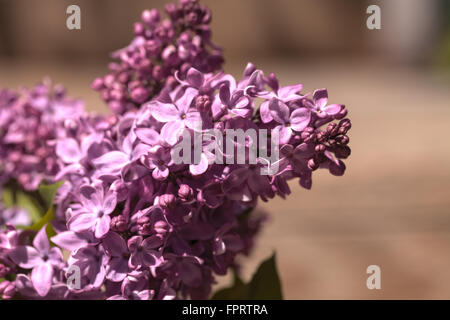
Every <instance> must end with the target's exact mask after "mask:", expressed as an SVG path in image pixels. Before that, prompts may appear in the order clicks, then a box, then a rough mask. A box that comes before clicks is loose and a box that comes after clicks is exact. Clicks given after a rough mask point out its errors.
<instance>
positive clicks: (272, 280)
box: [249, 253, 283, 300]
mask: <svg viewBox="0 0 450 320" xmlns="http://www.w3.org/2000/svg"><path fill="white" fill-rule="evenodd" d="M249 287H250V289H249V290H250V299H253V300H282V299H283V294H282V292H281V281H280V278H279V276H278V271H277V265H276V262H275V253H274V254H273V255H272V257H270V258H269V259H267V260H266V261H264V262H263V263H262V264H261V265H260V266H259V268H258V270H257V271H256V273H255V275H254V276H253V279H252V281H251V282H250V284H249Z"/></svg>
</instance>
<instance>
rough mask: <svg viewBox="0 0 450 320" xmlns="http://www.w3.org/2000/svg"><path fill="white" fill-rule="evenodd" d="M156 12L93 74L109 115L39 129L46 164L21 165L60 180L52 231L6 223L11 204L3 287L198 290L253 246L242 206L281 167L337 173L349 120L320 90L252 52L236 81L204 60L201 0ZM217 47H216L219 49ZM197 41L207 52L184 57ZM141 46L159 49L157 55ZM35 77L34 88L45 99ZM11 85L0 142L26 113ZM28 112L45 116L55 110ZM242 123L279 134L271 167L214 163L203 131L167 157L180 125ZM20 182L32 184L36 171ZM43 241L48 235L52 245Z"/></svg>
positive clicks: (291, 175) (305, 183)
mask: <svg viewBox="0 0 450 320" xmlns="http://www.w3.org/2000/svg"><path fill="white" fill-rule="evenodd" d="M166 11H167V13H168V15H169V17H170V21H169V20H167V22H165V21H162V22H160V17H159V14H158V13H157V11H155V10H151V11H145V12H144V13H143V16H142V20H143V23H140V24H137V25H136V26H135V33H136V35H137V38H136V39H135V40H134V41H133V43H132V44H131V45H130V46H129V47H128V48H126V49H123V50H121V51H119V52H118V53H117V54H118V55H119V56H120V59H121V63H120V64H117V65H114V66H113V67H112V73H111V74H109V75H107V76H105V77H104V78H102V79H98V80H96V81H95V82H94V87H95V88H96V89H98V90H100V91H101V93H102V96H103V98H104V100H106V101H107V102H108V103H109V104H110V106H111V107H112V109H113V110H114V111H115V112H116V113H117V115H113V116H111V117H94V116H90V115H87V114H84V113H81V114H74V116H73V117H72V115H69V114H66V115H64V116H63V117H62V118H64V119H65V120H64V121H63V122H62V125H61V123H60V122H58V121H56V122H55V125H53V127H52V130H56V131H57V133H51V135H50V137H47V136H40V142H42V141H44V142H45V141H47V140H48V141H51V142H52V143H51V144H49V145H48V146H47V144H45V147H46V148H47V147H48V148H49V150H50V151H49V153H48V154H49V155H51V156H48V157H51V158H52V160H51V161H52V170H50V171H49V172H47V171H45V170H44V173H42V170H38V169H35V168H34V169H33V170H30V171H26V173H27V174H28V175H29V176H32V178H33V179H34V178H35V176H36V177H41V178H40V180H42V179H44V177H45V179H48V180H50V181H57V180H64V181H65V182H64V184H63V185H62V187H61V188H60V190H59V191H58V194H57V198H56V206H55V209H56V211H55V215H56V221H53V222H52V225H53V227H54V230H55V231H56V235H55V236H53V237H51V238H50V239H48V238H47V233H46V229H45V227H44V228H42V229H41V230H40V231H39V232H38V233H37V235H34V234H33V232H30V231H29V230H22V231H18V230H17V229H16V228H15V227H14V226H12V225H11V224H9V222H10V221H9V220H10V216H4V217H3V218H4V220H8V221H5V223H6V226H5V227H4V228H3V229H0V273H2V274H4V276H5V279H6V280H5V281H3V282H2V283H0V295H1V296H2V298H8V299H9V298H14V297H15V296H17V295H18V296H20V297H21V298H29V299H42V298H44V299H121V300H122V299H126V300H128V299H133V300H135V299H140V300H143V299H144V300H147V299H184V298H192V299H206V298H208V297H209V296H210V294H211V288H212V285H213V283H214V281H215V275H223V274H226V273H227V272H228V270H230V268H235V269H239V264H238V263H237V261H236V256H237V255H239V254H248V253H249V252H250V250H251V248H252V247H253V243H254V238H255V235H256V234H257V232H258V231H259V229H260V227H261V224H262V222H263V221H264V220H265V218H266V216H265V215H264V214H263V215H259V216H258V215H255V214H254V213H253V212H255V210H254V209H255V207H256V206H257V203H258V201H259V200H260V199H261V200H263V201H268V200H269V199H271V198H274V197H275V196H281V197H283V198H285V197H286V196H287V195H289V194H290V189H289V185H288V183H287V182H288V181H289V180H292V179H296V180H297V181H299V184H300V185H301V186H302V187H304V188H306V189H310V188H311V186H312V173H313V172H314V171H316V170H318V169H327V170H328V171H329V172H330V173H331V174H333V175H336V176H340V175H342V174H344V172H345V168H346V167H345V164H344V162H343V160H344V159H346V158H347V157H348V156H349V155H350V148H349V147H348V143H349V138H348V136H347V133H348V131H349V129H350V128H351V123H350V120H349V119H347V118H346V115H347V109H346V108H345V106H344V105H340V104H331V105H328V93H327V91H326V90H325V89H319V90H316V91H314V92H313V93H312V94H309V93H304V94H303V93H301V90H302V88H303V86H302V85H301V84H294V85H291V86H286V87H283V86H281V85H280V84H279V82H278V80H277V78H276V76H275V75H274V74H270V75H269V76H267V77H266V76H265V75H264V73H263V72H262V71H261V70H258V69H257V68H256V67H255V66H254V65H253V64H251V63H249V64H248V65H247V67H246V68H245V70H244V73H243V77H242V79H241V80H240V81H238V80H236V79H235V78H234V77H233V76H231V75H229V74H226V73H225V72H224V71H220V72H216V73H214V71H215V70H216V69H217V68H218V67H219V66H220V63H221V59H217V61H220V63H219V62H217V61H216V63H218V64H214V63H212V62H210V61H209V59H208V58H207V57H205V54H206V55H207V56H208V55H209V53H208V52H207V51H202V50H205V47H204V45H206V44H208V45H210V42H209V37H210V36H209V29H208V27H207V26H205V25H207V24H208V22H209V19H210V14H209V11H208V10H207V9H206V8H204V7H202V6H199V5H198V3H197V1H191V0H181V1H180V4H179V5H178V6H177V5H168V6H167V7H166ZM180 26H184V27H183V28H186V30H190V31H192V30H193V29H195V30H196V28H203V29H202V30H203V31H204V32H205V33H206V34H202V33H201V32H200V33H199V34H197V36H199V38H198V37H196V36H193V38H190V36H192V35H184V34H183V33H181V34H177V32H179V30H178V27H180ZM191 29H192V30H191ZM203 31H202V32H203ZM177 37H179V38H177ZM203 37H206V38H203ZM176 39H178V40H176ZM200 40H201V41H200ZM199 41H200V42H199ZM191 45H194V47H192V46H191ZM195 45H198V46H197V47H195ZM160 46H161V47H160ZM196 50H200V51H196ZM199 52H200V53H199ZM216 53H217V56H215V58H214V59H216V58H218V57H220V51H218V52H216ZM196 54H199V55H200V57H201V59H200V60H201V61H202V62H205V64H204V65H201V66H199V65H197V64H196V62H195V61H196V60H195V59H196V58H195V59H194V60H192V59H193V58H192V57H191V55H193V56H196ZM148 55H150V57H153V56H155V57H156V56H157V57H158V59H160V61H158V62H157V64H154V63H155V62H154V61H153V60H150V59H149V56H148ZM152 55H153V56H152ZM159 56H161V58H159ZM211 57H214V54H211ZM191 58H192V59H191ZM214 59H212V60H214ZM200 60H199V61H200ZM197 62H198V61H197ZM166 66H170V67H169V68H168V69H167V70H164V68H166ZM149 79H151V80H149ZM42 90H43V89H42V88H39V89H38V90H37V91H38V93H37V94H36V95H37V96H38V97H39V98H38V99H37V100H38V101H41V100H43V101H44V100H45V97H47V100H46V101H48V92H47V91H45V90H44V91H45V94H44V93H42V92H41V91H42ZM157 93H159V95H157ZM19 96H20V95H17V94H15V93H11V92H6V91H2V93H1V94H0V103H1V106H2V108H0V121H3V122H2V123H8V126H9V127H7V128H8V130H7V131H6V132H7V134H6V135H5V133H4V132H0V138H1V139H3V140H0V141H4V140H5V138H4V137H5V136H8V135H10V136H12V137H14V136H15V135H16V136H20V134H21V131H20V130H19V131H17V130H18V129H16V127H17V126H19V127H20V123H21V121H22V120H21V119H22V118H25V119H26V120H28V117H30V118H33V117H35V115H34V113H30V114H28V113H24V114H22V118H21V117H17V119H14V116H11V114H14V113H11V111H10V110H11V109H14V108H18V109H19V110H20V108H21V107H20V106H21V104H18V102H17V101H19V100H20V99H19ZM31 96H33V97H34V95H31ZM43 97H44V98H43ZM27 99H28V100H29V99H31V98H30V97H28V98H26V99H25V101H28V100H27ZM32 101H34V100H32ZM25 104H26V105H27V102H26V103H25ZM38 105H40V106H42V105H44V103H42V102H41V103H38ZM46 105H48V104H46ZM18 106H19V107H18ZM30 110H33V109H32V108H31V109H30ZM27 111H28V109H27ZM38 114H39V117H42V116H45V118H46V119H52V117H51V114H52V113H50V115H46V114H45V112H44V113H39V112H38ZM8 117H10V118H8ZM198 120H201V123H202V126H200V127H198V126H197V125H196V122H198ZM16 121H19V124H15V122H16ZM33 121H35V122H37V123H39V124H40V123H43V122H41V121H37V120H33ZM33 121H31V122H33ZM24 122H26V121H24ZM11 126H12V128H13V129H10V127H11ZM39 127H40V126H39V125H36V126H35V127H31V128H33V130H38V129H39ZM248 128H254V129H257V130H258V129H268V130H278V131H279V132H280V133H281V134H280V136H279V138H280V139H279V141H278V143H279V147H280V159H279V160H278V163H277V164H278V166H279V170H277V171H269V175H263V174H262V172H261V168H263V167H264V166H267V163H266V162H264V161H263V160H264V159H258V162H257V163H256V164H252V163H245V164H237V163H229V164H227V163H226V161H222V163H218V162H217V161H215V160H217V158H220V157H223V158H224V159H222V160H225V158H227V157H229V156H230V155H229V154H226V153H222V154H220V155H216V154H215V151H211V149H210V147H211V143H212V144H213V145H214V144H215V143H217V142H211V143H210V144H201V146H200V149H201V150H200V154H201V157H200V162H199V163H194V164H192V163H189V164H187V163H186V164H184V163H182V164H179V163H175V161H173V160H174V159H173V151H174V149H175V146H176V145H177V143H178V142H180V141H182V139H184V137H185V136H186V135H184V134H183V135H181V133H187V136H195V133H198V132H200V133H202V132H206V131H207V130H209V129H216V130H218V131H219V133H220V135H225V133H226V130H228V129H248ZM9 132H12V133H11V134H9ZM11 139H12V138H11V137H9V138H8V139H6V141H7V143H3V142H2V144H0V146H1V147H2V149H0V152H4V153H5V154H8V152H9V150H10V149H11V148H16V149H19V150H20V152H21V153H19V157H18V158H15V161H16V162H14V163H15V165H16V167H20V164H21V161H22V158H21V156H20V155H21V154H23V153H26V152H29V153H31V152H32V151H33V148H36V146H35V145H34V144H32V145H31V147H30V149H27V147H26V146H24V143H25V142H27V140H26V141H25V142H24V140H14V139H13V140H11ZM31 140H32V139H31ZM268 140H270V139H268ZM13 141H15V142H14V143H16V144H14V143H13ZM33 141H34V140H33ZM194 141H195V140H191V144H194ZM260 142H261V141H258V140H257V141H248V142H246V143H245V144H244V145H238V143H235V142H234V141H231V142H230V141H226V142H225V144H228V143H231V144H232V147H233V149H234V148H236V147H238V146H243V147H244V150H245V151H246V154H248V153H249V152H248V151H249V150H250V148H251V147H252V144H257V145H258V146H259V145H260V144H259V143H260ZM262 142H264V143H266V142H267V143H269V141H262ZM11 144H12V145H13V146H11ZM4 146H5V147H4ZM7 148H9V149H7ZM192 149H195V146H193V145H192ZM222 150H228V149H227V148H226V146H223V149H222ZM13 160H14V159H13ZM9 161H10V160H9V159H8V161H5V162H4V163H0V164H1V165H3V167H2V166H0V169H2V171H1V174H2V179H1V180H2V181H3V180H4V179H3V177H4V176H7V179H11V178H12V179H18V180H19V182H21V180H20V179H19V177H16V176H14V175H13V172H10V171H7V170H5V169H4V168H5V167H6V166H8V165H10V164H9ZM41 162H42V161H41ZM17 164H18V165H17ZM5 172H6V174H5ZM7 179H6V180H7ZM40 180H39V181H40ZM23 181H25V180H23ZM23 181H22V182H23ZM25 182H28V181H25ZM22 185H23V187H28V188H30V189H33V188H35V185H36V182H34V183H33V184H29V183H22ZM5 217H6V218H7V219H5ZM33 237H34V238H33ZM49 240H51V241H52V242H53V243H54V244H56V245H57V247H50V242H49ZM60 248H61V249H64V250H66V251H67V254H68V259H63V258H62V255H61V251H60ZM73 267H78V268H79V270H80V272H81V274H80V276H81V281H80V284H81V285H80V288H72V287H68V286H67V285H66V281H67V280H68V278H69V276H70V272H69V271H70V270H72V268H73ZM14 276H15V277H14Z"/></svg>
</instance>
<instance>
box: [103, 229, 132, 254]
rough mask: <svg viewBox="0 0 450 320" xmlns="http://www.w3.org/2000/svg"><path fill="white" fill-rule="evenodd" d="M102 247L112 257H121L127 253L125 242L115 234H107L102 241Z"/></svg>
mask: <svg viewBox="0 0 450 320" xmlns="http://www.w3.org/2000/svg"><path fill="white" fill-rule="evenodd" d="M103 245H104V246H105V249H106V251H107V252H108V253H109V254H110V255H112V256H113V257H123V255H124V254H125V253H128V247H127V244H126V243H125V240H124V239H123V238H122V237H121V236H120V235H119V234H117V233H115V232H108V234H107V235H106V237H105V238H104V239H103Z"/></svg>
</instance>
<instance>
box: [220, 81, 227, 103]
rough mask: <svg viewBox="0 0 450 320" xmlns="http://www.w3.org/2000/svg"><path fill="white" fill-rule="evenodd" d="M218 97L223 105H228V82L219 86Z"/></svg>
mask: <svg viewBox="0 0 450 320" xmlns="http://www.w3.org/2000/svg"><path fill="white" fill-rule="evenodd" d="M219 97H220V101H221V102H222V103H223V104H224V105H228V103H229V102H230V84H229V83H228V82H226V83H224V84H223V85H221V86H220V90H219Z"/></svg>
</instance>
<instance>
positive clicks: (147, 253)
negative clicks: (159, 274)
mask: <svg viewBox="0 0 450 320" xmlns="http://www.w3.org/2000/svg"><path fill="white" fill-rule="evenodd" d="M162 244H163V242H162V240H161V238H160V237H158V236H156V235H154V236H150V237H148V238H146V239H143V238H142V237H141V236H134V237H131V238H130V239H129V240H128V249H129V250H130V253H131V256H130V260H129V262H128V265H129V266H130V268H133V269H136V268H137V267H140V266H146V267H154V266H157V265H159V264H161V262H162V259H161V254H160V253H159V252H158V251H157V249H158V248H159V247H160V246H161V245H162Z"/></svg>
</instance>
